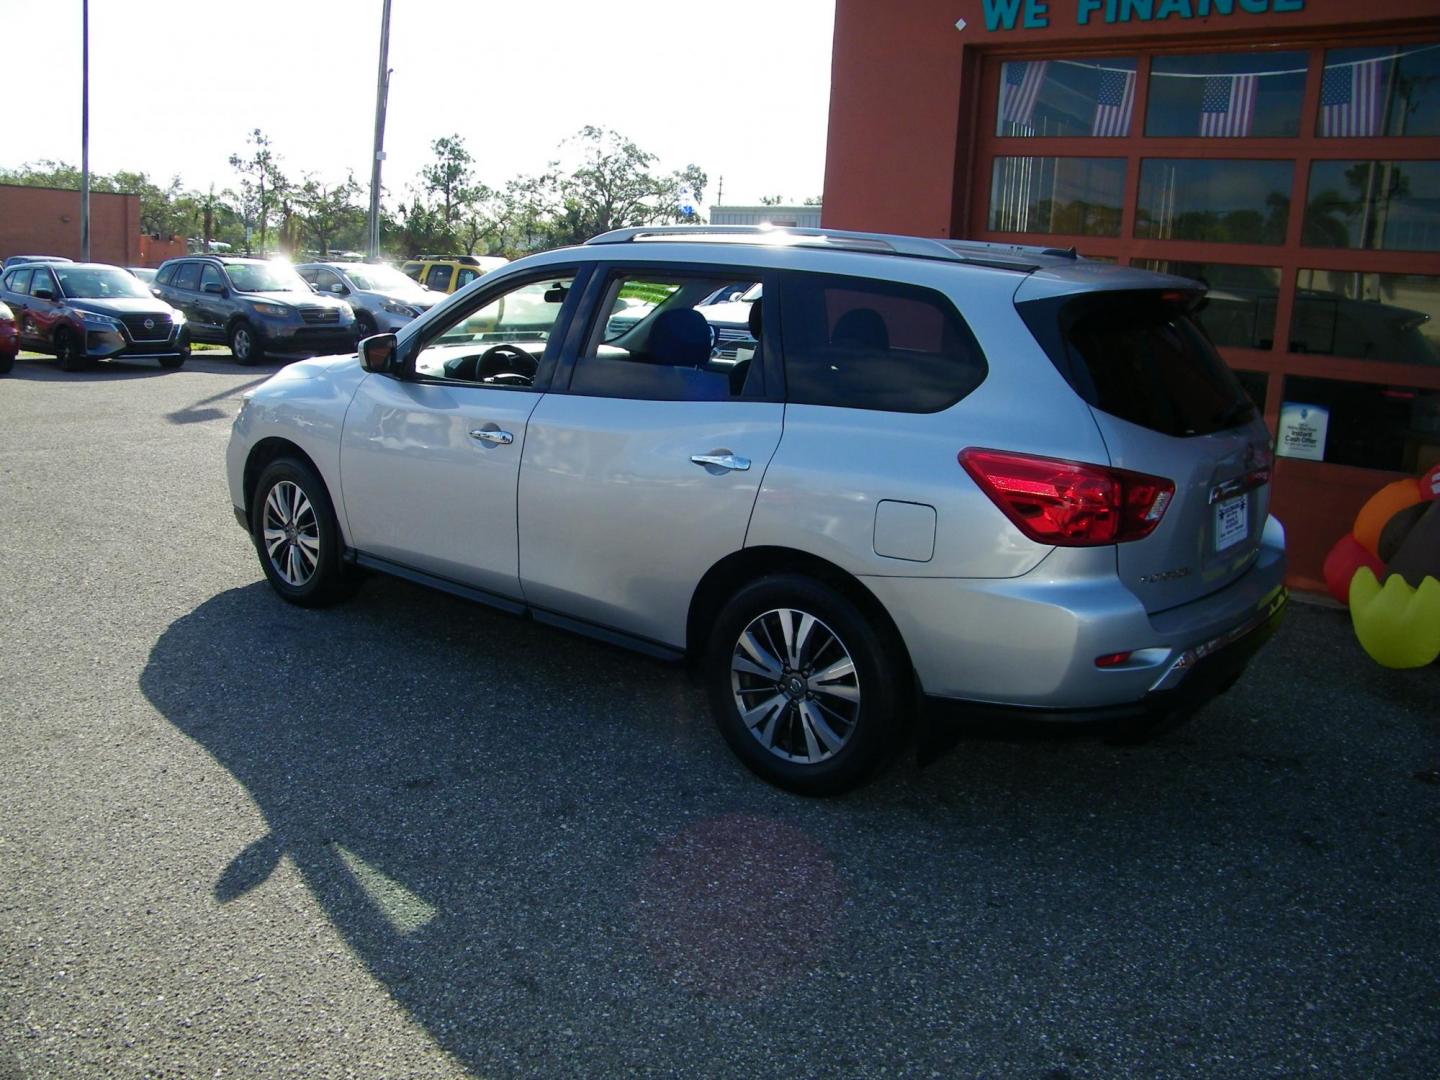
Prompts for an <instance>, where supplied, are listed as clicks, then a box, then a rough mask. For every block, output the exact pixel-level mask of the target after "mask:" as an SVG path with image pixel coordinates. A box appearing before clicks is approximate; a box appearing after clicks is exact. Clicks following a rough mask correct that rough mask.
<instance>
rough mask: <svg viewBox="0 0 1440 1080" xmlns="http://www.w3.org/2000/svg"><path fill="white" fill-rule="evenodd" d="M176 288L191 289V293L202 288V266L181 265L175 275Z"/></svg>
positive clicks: (189, 263)
mask: <svg viewBox="0 0 1440 1080" xmlns="http://www.w3.org/2000/svg"><path fill="white" fill-rule="evenodd" d="M175 288H177V289H189V290H190V291H191V292H194V291H195V290H196V289H198V288H200V264H199V263H194V262H188V263H181V265H180V269H179V270H178V271H177V272H176V274H175Z"/></svg>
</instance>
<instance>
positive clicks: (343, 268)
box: [295, 262, 445, 338]
mask: <svg viewBox="0 0 1440 1080" xmlns="http://www.w3.org/2000/svg"><path fill="white" fill-rule="evenodd" d="M295 270H296V272H297V273H299V275H300V276H301V277H302V278H304V279H305V280H306V281H308V282H310V284H311V285H313V286H315V289H316V291H317V292H319V293H320V294H321V295H322V296H338V297H340V298H341V299H342V300H346V301H348V302H349V304H350V306H351V307H352V308H354V309H355V324H356V328H357V329H358V330H359V333H360V336H361V337H362V338H363V337H369V336H370V335H371V334H393V333H394V332H395V331H397V330H399V329H400V328H401V327H402V326H404V325H405V324H406V323H408V322H409V321H410V320H411V319H413V318H415V317H416V316H418V315H423V314H424V313H425V312H427V311H429V310H430V309H431V308H432V307H434V306H435V305H436V304H438V303H439V302H440V301H441V300H444V299H445V294H444V293H442V292H436V291H435V290H434V289H427V288H426V287H425V286H424V285H420V284H418V283H417V282H415V281H413V280H411V279H410V278H408V277H406V276H405V275H404V274H402V273H401V272H400V271H399V270H396V269H395V268H394V267H393V266H387V265H385V264H384V263H343V262H314V263H303V264H301V265H299V266H297V267H295Z"/></svg>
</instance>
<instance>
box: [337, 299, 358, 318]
mask: <svg viewBox="0 0 1440 1080" xmlns="http://www.w3.org/2000/svg"><path fill="white" fill-rule="evenodd" d="M354 319H355V309H354V308H353V307H351V306H350V305H349V304H347V303H345V301H343V300H342V301H340V321H341V322H353V321H354Z"/></svg>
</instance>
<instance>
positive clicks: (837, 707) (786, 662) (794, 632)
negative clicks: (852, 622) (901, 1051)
mask: <svg viewBox="0 0 1440 1080" xmlns="http://www.w3.org/2000/svg"><path fill="white" fill-rule="evenodd" d="M730 689H731V693H732V694H733V695H734V700H735V708H736V709H737V711H738V712H739V714H740V719H741V720H742V721H743V722H744V724H745V727H746V728H747V729H748V730H749V731H750V734H751V735H753V736H754V737H755V739H756V740H757V741H758V742H759V743H760V745H761V746H763V747H764V748H765V749H766V750H768V751H769V752H770V753H772V754H774V755H775V756H776V757H778V758H781V759H783V760H785V761H791V762H795V763H797V764H802V765H816V764H819V763H820V762H822V761H826V760H828V759H830V758H833V757H834V756H835V755H836V754H838V753H839V752H840V751H841V750H842V749H843V748H844V746H845V744H846V743H847V742H848V741H849V739H850V736H851V735H852V734H853V733H854V731H855V727H856V724H857V723H858V721H859V718H860V677H859V674H858V673H857V672H856V670H855V661H854V659H853V658H852V657H851V655H850V651H849V649H847V648H846V647H845V643H844V642H843V641H841V640H840V637H839V635H838V634H836V633H835V631H833V630H832V629H830V627H829V626H827V625H826V624H825V623H823V622H821V621H820V620H819V619H817V618H816V617H815V616H813V615H811V614H809V613H808V612H804V611H799V610H796V609H793V608H776V609H774V610H772V611H767V612H765V613H763V614H761V615H758V616H756V617H755V618H754V619H752V620H751V621H750V623H749V625H747V626H746V627H745V629H744V630H743V631H742V632H741V634H740V637H739V640H738V641H737V642H736V643H735V648H734V651H733V653H732V654H731V658H730Z"/></svg>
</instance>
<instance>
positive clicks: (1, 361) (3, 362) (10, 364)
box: [0, 353, 15, 375]
mask: <svg viewBox="0 0 1440 1080" xmlns="http://www.w3.org/2000/svg"><path fill="white" fill-rule="evenodd" d="M14 367H15V354H14V353H0V375H9V374H10V371H11V369H13V368H14Z"/></svg>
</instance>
